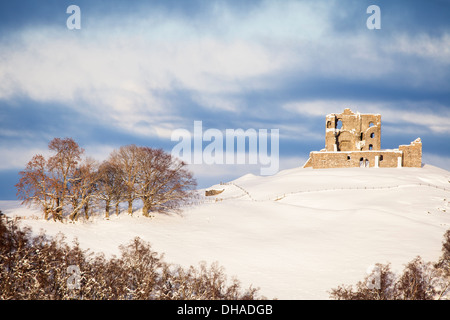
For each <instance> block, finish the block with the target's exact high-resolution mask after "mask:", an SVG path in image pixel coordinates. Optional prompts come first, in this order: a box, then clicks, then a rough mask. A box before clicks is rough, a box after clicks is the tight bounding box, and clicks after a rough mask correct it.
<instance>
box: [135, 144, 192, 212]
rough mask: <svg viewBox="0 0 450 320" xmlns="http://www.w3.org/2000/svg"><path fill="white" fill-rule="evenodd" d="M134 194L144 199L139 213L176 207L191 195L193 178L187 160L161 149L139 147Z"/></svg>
mask: <svg viewBox="0 0 450 320" xmlns="http://www.w3.org/2000/svg"><path fill="white" fill-rule="evenodd" d="M138 164H139V172H138V177H137V179H136V182H137V183H136V194H137V195H138V196H139V197H140V198H141V200H142V202H143V208H142V213H143V215H144V216H149V211H165V210H167V209H175V208H178V207H179V206H181V205H182V204H183V203H185V202H186V201H188V200H189V199H190V198H191V196H192V195H193V190H194V189H195V187H196V185H197V184H196V181H195V179H194V178H193V176H192V173H191V172H189V171H188V170H187V169H186V164H185V163H184V162H182V161H179V160H177V159H174V158H173V157H172V156H171V155H170V154H168V153H166V152H164V151H163V150H162V149H152V148H148V147H141V148H140V149H139V158H138Z"/></svg>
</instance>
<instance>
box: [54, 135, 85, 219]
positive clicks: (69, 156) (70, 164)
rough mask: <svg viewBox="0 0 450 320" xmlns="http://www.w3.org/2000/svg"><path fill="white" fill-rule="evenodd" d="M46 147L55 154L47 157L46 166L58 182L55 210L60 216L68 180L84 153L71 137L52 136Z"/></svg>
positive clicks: (66, 192)
mask: <svg viewBox="0 0 450 320" xmlns="http://www.w3.org/2000/svg"><path fill="white" fill-rule="evenodd" d="M48 148H49V150H51V151H54V152H56V154H55V155H54V156H52V157H50V158H49V159H48V167H49V171H50V174H51V178H52V179H53V180H56V181H59V182H60V189H59V190H57V207H56V212H57V214H58V215H59V216H61V217H62V212H63V209H64V205H65V199H66V196H67V194H68V186H69V183H70V180H71V179H72V177H73V175H74V174H75V171H76V168H77V164H78V162H79V161H80V160H81V155H82V154H83V153H84V149H82V148H81V147H80V146H79V145H78V143H76V142H75V141H74V140H73V139H72V138H65V139H61V138H54V139H53V140H52V141H50V143H49V144H48Z"/></svg>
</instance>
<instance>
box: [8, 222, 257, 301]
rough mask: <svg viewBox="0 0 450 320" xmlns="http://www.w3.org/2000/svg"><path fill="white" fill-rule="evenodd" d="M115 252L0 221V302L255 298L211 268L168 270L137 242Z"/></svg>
mask: <svg viewBox="0 0 450 320" xmlns="http://www.w3.org/2000/svg"><path fill="white" fill-rule="evenodd" d="M120 249H121V255H120V257H113V258H111V259H106V258H105V257H104V255H102V254H97V255H94V254H93V253H91V252H89V251H85V250H82V249H81V248H80V246H79V245H78V243H76V242H75V243H74V245H73V246H69V245H67V244H66V242H65V239H64V237H63V236H59V237H55V238H48V237H46V236H45V234H41V235H39V236H32V235H31V231H30V229H28V228H19V227H18V223H17V221H16V220H12V219H9V220H7V218H6V217H4V216H0V300H4V299H51V300H60V299H86V300H94V299H95V300H100V299H101V300H122V299H139V300H144V299H186V300H189V299H224V300H225V299H233V300H235V299H258V298H260V297H258V296H257V291H258V290H257V289H254V288H252V287H250V288H248V289H247V290H245V291H242V290H241V285H240V283H239V281H237V280H236V279H233V280H232V281H231V283H230V284H228V281H227V277H226V275H225V274H224V271H223V269H222V268H221V267H219V266H218V265H217V264H212V265H211V266H210V267H209V268H208V266H207V265H206V264H200V267H199V268H194V267H190V268H189V269H187V270H186V269H183V268H182V267H180V266H176V265H172V264H168V263H166V262H165V261H164V260H163V256H162V255H160V254H158V253H156V252H154V251H153V250H152V249H151V246H150V244H149V243H147V242H144V241H142V240H141V239H140V238H135V239H134V240H133V241H132V242H131V243H129V244H128V245H125V246H122V247H121V248H120ZM73 271H74V272H73Z"/></svg>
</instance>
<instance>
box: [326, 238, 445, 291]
mask: <svg viewBox="0 0 450 320" xmlns="http://www.w3.org/2000/svg"><path fill="white" fill-rule="evenodd" d="M449 266H450V230H448V231H447V232H446V233H445V235H444V242H443V246H442V256H441V258H440V259H439V261H438V262H437V263H431V262H424V261H423V259H422V258H421V257H420V256H418V257H416V258H415V259H413V260H412V261H410V262H409V263H408V264H407V265H406V266H405V268H404V270H403V273H402V274H400V275H399V276H397V275H396V274H395V273H393V272H392V271H391V270H390V265H389V264H386V265H382V264H377V265H376V268H375V269H374V271H373V272H372V273H371V274H369V275H368V276H366V277H365V279H364V280H363V281H360V282H358V283H357V284H356V286H355V288H353V286H345V285H341V286H338V287H337V288H335V289H332V290H331V291H330V297H331V298H332V299H338V300H437V299H447V298H448V293H449V291H450V270H449ZM374 279H375V280H376V285H375V284H374V282H373V280H374Z"/></svg>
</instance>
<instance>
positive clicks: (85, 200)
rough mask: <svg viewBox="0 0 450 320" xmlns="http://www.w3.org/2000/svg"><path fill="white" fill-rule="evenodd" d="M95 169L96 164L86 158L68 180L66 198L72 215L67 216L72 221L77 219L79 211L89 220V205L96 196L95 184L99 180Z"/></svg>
mask: <svg viewBox="0 0 450 320" xmlns="http://www.w3.org/2000/svg"><path fill="white" fill-rule="evenodd" d="M97 168H98V164H97V162H96V161H95V160H94V159H92V158H87V159H86V160H85V161H84V162H82V163H81V165H80V166H79V167H77V168H76V169H75V173H74V175H73V176H72V177H71V179H70V183H69V186H70V188H69V189H68V194H67V197H68V198H69V199H70V200H71V203H72V213H71V214H70V216H69V218H70V219H71V220H72V221H73V220H77V219H78V215H79V213H80V210H81V209H83V210H84V215H85V218H86V219H88V218H89V208H90V204H91V202H92V199H93V198H94V197H96V195H97V183H98V181H99V178H100V175H99V172H98V170H97Z"/></svg>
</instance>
